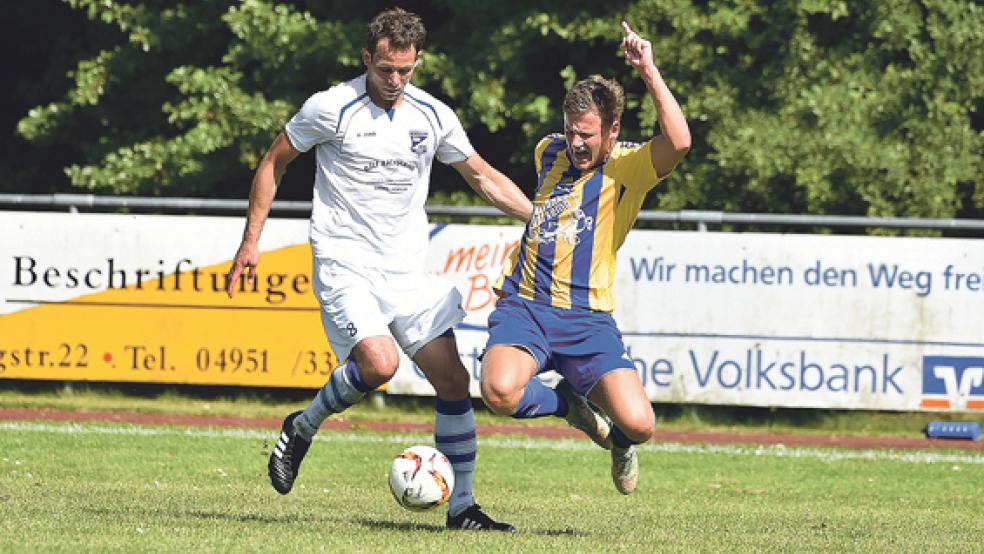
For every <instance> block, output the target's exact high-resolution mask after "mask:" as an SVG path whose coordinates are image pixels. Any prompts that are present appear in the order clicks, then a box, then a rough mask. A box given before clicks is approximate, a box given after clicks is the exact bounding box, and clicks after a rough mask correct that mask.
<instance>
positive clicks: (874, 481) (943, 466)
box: [0, 422, 984, 553]
mask: <svg viewBox="0 0 984 554" xmlns="http://www.w3.org/2000/svg"><path fill="white" fill-rule="evenodd" d="M273 438H274V433H272V432H263V431H246V430H220V429H204V428H175V427H134V426H128V425H112V424H84V425H72V424H58V423H32V422H0V506H2V513H3V516H2V517H0V551H2V552H79V551H88V552H105V551H127V552H178V551H187V552H200V551H216V552H243V551H248V552H259V551H274V552H384V551H403V552H407V551H420V552H615V551H624V552H674V551H680V552H737V551H742V552H748V551H759V552H775V551H803V552H820V551H836V552H845V551H854V552H874V551H879V552H961V553H962V552H974V551H977V552H979V551H981V549H982V544H984V519H982V517H981V514H984V487H982V485H984V455H982V454H979V453H976V452H971V453H968V452H956V451H948V452H943V451H931V452H887V451H847V450H823V449H793V448H754V447H752V448H750V447H744V448H740V447H710V446H708V447H697V446H686V445H673V444H648V445H646V446H644V447H643V449H642V454H641V462H642V472H643V473H642V480H641V482H640V486H639V489H638V490H637V491H636V493H635V494H634V495H632V496H629V497H623V496H621V495H619V494H618V493H617V492H615V490H614V488H613V487H612V484H611V481H610V479H609V477H608V464H609V462H608V457H607V453H606V452H604V451H601V450H600V449H597V448H596V447H594V446H593V445H592V444H591V443H589V442H588V441H587V440H579V441H547V440H528V439H523V438H518V437H505V436H487V437H482V438H481V445H480V453H479V461H480V466H479V473H478V475H477V477H476V482H477V485H476V488H477V493H478V496H479V502H480V503H481V504H482V505H483V507H485V508H486V509H487V510H488V511H489V512H490V513H491V514H493V515H494V516H497V517H499V518H502V519H505V520H507V521H510V522H512V523H514V524H515V525H516V526H517V527H519V528H520V529H521V532H520V533H519V534H517V535H512V536H504V535H501V534H482V533H479V534H476V533H467V532H448V531H445V530H443V528H442V526H443V522H444V512H443V509H442V508H438V509H436V510H434V511H432V512H427V513H423V514H418V513H412V512H408V511H405V510H403V509H402V508H400V507H398V506H397V505H396V503H395V502H394V501H393V500H392V498H390V496H389V491H388V488H387V486H386V479H385V476H386V472H387V470H388V467H389V461H390V459H391V458H392V456H394V455H395V454H396V453H397V452H398V451H399V450H400V449H401V448H402V447H404V446H407V445H410V444H416V443H424V444H429V443H431V440H432V439H431V437H430V436H427V435H418V436H396V435H390V434H371V433H362V434H342V433H330V432H325V433H322V434H321V435H319V437H318V440H316V442H315V444H314V445H313V447H312V449H311V452H310V454H309V455H308V458H307V459H306V461H305V464H304V466H303V468H302V472H301V475H300V478H299V479H298V482H297V484H296V485H295V489H294V491H293V492H292V493H291V494H289V495H287V496H280V495H278V494H277V493H275V492H274V491H273V489H272V488H271V487H270V485H269V483H268V481H267V477H266V460H267V455H268V452H269V450H268V449H269V444H270V441H271V440H272V439H273Z"/></svg>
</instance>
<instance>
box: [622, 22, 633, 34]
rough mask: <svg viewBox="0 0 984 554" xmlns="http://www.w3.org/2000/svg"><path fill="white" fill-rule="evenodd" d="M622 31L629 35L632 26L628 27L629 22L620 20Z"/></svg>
mask: <svg viewBox="0 0 984 554" xmlns="http://www.w3.org/2000/svg"><path fill="white" fill-rule="evenodd" d="M622 32H623V33H625V34H626V35H631V34H632V32H633V31H632V28H631V27H629V24H628V23H626V22H624V21H623V22H622Z"/></svg>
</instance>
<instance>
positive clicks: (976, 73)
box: [17, 0, 984, 218]
mask: <svg viewBox="0 0 984 554" xmlns="http://www.w3.org/2000/svg"><path fill="white" fill-rule="evenodd" d="M65 1H66V3H67V5H68V6H70V7H71V8H73V9H75V10H79V11H81V12H84V13H85V15H86V16H87V17H88V19H89V21H90V22H89V23H88V25H90V26H93V27H95V28H98V29H104V30H105V32H106V36H107V37H110V38H107V39H106V40H104V41H102V43H101V44H98V45H96V47H95V48H93V49H92V50H90V51H88V52H87V53H85V54H84V55H82V59H80V60H79V61H78V62H77V65H76V68H75V69H74V70H73V71H71V73H70V75H69V76H70V78H71V80H72V86H71V87H70V88H69V90H67V91H65V92H64V94H62V95H61V98H53V99H50V100H49V101H48V102H47V103H45V104H43V105H41V106H38V107H35V108H33V109H31V110H30V111H29V112H28V113H27V115H26V116H25V117H23V119H21V121H20V123H19V124H18V127H17V129H18V133H19V135H20V136H21V137H23V138H25V139H27V140H29V141H31V142H32V143H34V144H35V145H36V146H37V147H38V148H47V149H56V148H60V147H64V145H71V147H72V148H74V149H77V151H78V153H79V156H78V159H77V160H76V161H75V162H74V163H72V164H71V165H70V166H69V167H68V168H67V169H66V174H67V175H68V176H69V177H70V179H71V183H72V184H73V185H74V186H77V187H82V188H86V189H90V190H95V191H103V192H114V193H143V194H202V195H229V196H242V195H243V194H244V191H245V189H246V186H247V185H246V184H247V183H248V181H249V175H250V172H251V170H252V168H254V167H255V166H256V163H257V161H258V160H259V157H260V156H262V154H263V152H264V150H265V149H266V147H267V145H268V144H269V143H270V141H271V140H272V139H273V137H274V136H275V135H276V133H277V132H278V130H279V129H281V128H282V125H283V124H284V122H285V121H286V119H287V118H288V117H290V115H291V114H292V113H293V111H295V110H296V109H297V108H298V107H299V106H300V104H301V103H302V102H303V101H304V99H305V98H306V97H307V96H308V95H310V94H311V93H313V92H315V91H317V90H320V89H324V88H326V87H328V86H330V85H331V84H332V83H335V82H338V81H341V80H344V79H348V78H350V77H352V76H354V75H356V74H357V73H358V72H359V71H361V60H360V56H359V50H360V48H361V47H362V46H363V42H364V33H365V31H364V28H365V22H366V20H367V19H368V18H369V17H370V16H371V15H373V14H374V13H376V12H377V11H378V10H379V9H381V8H384V7H388V6H389V4H386V5H381V4H378V5H367V4H371V3H364V2H362V3H356V2H351V1H336V2H330V3H328V4H325V3H323V2H314V1H313V0H312V1H307V2H305V1H299V2H292V3H290V4H287V3H277V2H273V1H271V0H244V1H242V2H240V3H238V4H232V5H230V3H228V2H225V1H220V0H202V1H199V2H194V3H187V4H186V5H180V6H175V5H174V3H173V2H168V1H165V0H142V1H129V2H128V1H124V0H65ZM408 7H409V8H410V9H413V10H415V11H417V12H418V13H421V15H422V16H423V17H424V19H425V22H426V23H427V24H428V29H429V37H428V42H427V44H426V45H425V55H424V59H423V63H422V64H421V66H420V67H419V69H418V71H417V74H416V76H415V80H416V83H417V84H418V85H421V86H423V87H425V88H427V89H428V90H430V91H431V92H433V93H435V94H437V95H438V96H441V97H443V98H445V99H447V100H448V101H449V103H450V104H451V105H453V106H454V107H455V108H456V109H457V110H458V113H459V115H460V117H461V119H462V121H463V123H464V124H465V126H466V128H468V129H469V130H470V133H471V135H472V138H473V141H474V142H475V144H476V146H477V147H478V149H479V151H480V152H481V153H482V154H483V156H485V157H486V158H487V159H489V160H490V161H491V162H492V163H493V164H494V165H496V166H497V167H499V168H500V169H502V170H503V171H505V172H506V173H508V174H510V175H512V176H513V177H514V178H515V179H516V180H517V181H518V182H522V181H524V177H525V176H526V175H528V173H529V172H530V169H529V167H530V161H531V157H532V148H533V146H534V145H535V143H536V141H537V139H538V138H540V137H541V136H542V135H543V134H545V133H548V132H551V131H556V130H558V129H559V127H560V124H561V115H560V113H559V103H560V100H561V98H562V96H563V94H564V91H565V90H566V87H567V86H569V85H570V84H571V83H572V82H573V81H574V80H575V79H578V78H581V77H584V76H587V75H589V74H591V73H602V74H606V75H610V76H613V77H615V78H617V79H619V80H620V81H621V82H622V83H623V84H624V85H625V87H626V92H627V111H626V115H625V117H624V118H623V131H622V137H623V138H625V139H629V140H639V139H645V138H648V137H649V136H651V135H652V134H653V133H654V132H655V131H656V130H657V129H658V122H657V121H656V111H655V109H654V108H653V106H652V103H651V101H650V99H649V98H648V96H647V93H646V91H645V88H644V87H643V85H642V84H641V82H640V80H639V79H638V78H637V77H636V76H635V75H634V74H633V72H632V70H631V68H630V67H629V66H627V64H625V63H624V61H623V60H622V59H621V57H620V54H619V41H620V38H621V30H620V28H619V25H618V24H619V21H620V20H621V19H623V18H624V19H626V20H628V21H630V22H631V24H632V25H633V27H634V28H636V29H637V30H638V31H639V32H640V33H641V34H642V35H643V36H644V37H646V38H648V39H650V40H651V41H652V43H653V50H654V53H655V58H656V62H657V65H658V66H659V67H660V70H661V72H662V74H663V76H664V78H665V79H666V81H667V82H668V84H669V85H670V87H671V89H672V90H673V91H674V93H675V95H676V96H677V98H678V100H680V102H681V104H682V105H683V106H684V109H685V112H686V114H687V116H688V120H689V121H690V124H691V128H692V132H693V136H694V141H693V149H692V151H691V152H690V153H689V154H688V156H687V158H686V159H685V160H684V161H683V163H682V164H681V165H680V167H679V168H678V171H677V173H676V174H675V175H674V176H673V177H671V178H670V179H669V180H668V181H667V183H666V184H665V185H663V186H661V187H660V188H659V189H657V191H658V192H656V193H654V194H653V195H651V197H650V198H649V200H648V203H647V205H646V207H648V208H657V207H658V208H662V209H670V210H677V209H719V210H727V211H744V212H775V213H814V214H858V215H872V216H908V217H934V218H936V217H938V218H948V217H957V216H959V217H984V183H982V181H981V176H982V175H984V159H982V156H981V152H982V151H984V118H982V114H981V113H980V110H981V109H984V96H982V92H981V91H984V56H981V55H980V52H981V51H984V7H982V6H981V5H980V4H978V3H976V2H973V1H970V0H924V1H921V2H917V1H915V0H876V1H872V2H863V3H859V2H847V1H820V0H787V1H785V2H778V3H777V2H765V1H762V0H758V1H741V2H739V1H734V0H706V1H699V2H698V1H693V0H691V1H685V0H622V1H618V2H610V3H598V2H586V1H570V2H558V1H556V0H536V1H531V2H523V3H489V2H483V1H479V0H462V1H449V0H430V1H422V2H415V3H414V4H413V5H412V6H408ZM305 178H306V179H309V175H307V176H305ZM434 188H435V192H437V193H442V194H450V193H451V192H452V191H455V190H459V189H462V188H463V184H462V183H461V182H460V180H457V179H455V180H452V181H449V182H439V183H435V186H434ZM448 198H449V199H451V200H452V201H454V197H448Z"/></svg>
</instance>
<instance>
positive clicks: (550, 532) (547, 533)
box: [352, 517, 589, 537]
mask: <svg viewBox="0 0 984 554" xmlns="http://www.w3.org/2000/svg"><path fill="white" fill-rule="evenodd" d="M352 523H355V524H357V525H361V526H363V527H367V528H369V529H377V530H386V531H404V532H408V531H424V532H427V533H443V532H445V531H447V530H448V529H446V528H445V527H444V526H443V525H432V524H428V523H408V522H397V521H385V520H375V519H369V518H364V517H362V518H356V519H353V520H352ZM518 534H520V535H540V536H544V537H587V536H589V533H585V532H584V531H581V530H578V529H572V528H570V527H568V528H566V529H534V530H526V529H520V530H519V533H518Z"/></svg>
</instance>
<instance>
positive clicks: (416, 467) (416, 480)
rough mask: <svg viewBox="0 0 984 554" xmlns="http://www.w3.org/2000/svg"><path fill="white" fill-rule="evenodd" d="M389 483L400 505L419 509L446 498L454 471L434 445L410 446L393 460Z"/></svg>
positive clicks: (448, 494) (415, 509)
mask: <svg viewBox="0 0 984 554" xmlns="http://www.w3.org/2000/svg"><path fill="white" fill-rule="evenodd" d="M389 486H390V492H392V493H393V498H395V499H396V502H397V503H398V504H399V505H400V506H403V507H404V508H406V509H408V510H413V511H415V512H422V511H424V510H429V509H431V508H433V507H434V506H440V505H441V504H444V503H445V502H447V501H448V498H450V497H451V491H452V490H454V470H452V469H451V462H449V461H448V458H447V456H445V455H444V454H441V452H440V451H439V450H437V449H436V448H433V447H430V446H411V447H409V448H407V449H406V450H404V451H403V452H400V454H399V455H398V456H397V457H396V458H394V459H393V464H392V465H391V466H390V474H389Z"/></svg>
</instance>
